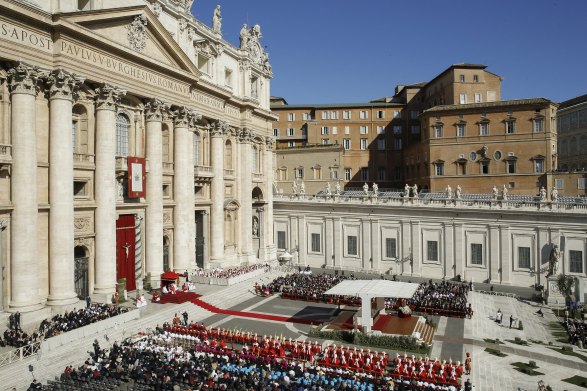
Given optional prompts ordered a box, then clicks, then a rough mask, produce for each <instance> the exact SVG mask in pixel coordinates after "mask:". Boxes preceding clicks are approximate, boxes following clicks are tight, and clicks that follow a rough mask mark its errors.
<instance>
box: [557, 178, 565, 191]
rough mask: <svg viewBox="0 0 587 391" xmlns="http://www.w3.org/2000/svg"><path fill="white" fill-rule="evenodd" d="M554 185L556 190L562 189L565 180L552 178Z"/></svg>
mask: <svg viewBox="0 0 587 391" xmlns="http://www.w3.org/2000/svg"><path fill="white" fill-rule="evenodd" d="M554 187H556V189H557V190H562V189H564V188H565V180H564V179H555V180H554Z"/></svg>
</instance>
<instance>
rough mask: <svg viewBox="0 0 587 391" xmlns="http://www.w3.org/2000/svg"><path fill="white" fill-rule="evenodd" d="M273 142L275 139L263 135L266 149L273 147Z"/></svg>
mask: <svg viewBox="0 0 587 391" xmlns="http://www.w3.org/2000/svg"><path fill="white" fill-rule="evenodd" d="M274 142H275V139H274V138H273V137H265V148H267V149H268V150H271V149H273V143H274Z"/></svg>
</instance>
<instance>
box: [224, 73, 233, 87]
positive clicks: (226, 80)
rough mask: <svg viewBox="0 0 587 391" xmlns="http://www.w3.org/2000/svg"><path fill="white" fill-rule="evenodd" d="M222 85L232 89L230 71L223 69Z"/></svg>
mask: <svg viewBox="0 0 587 391" xmlns="http://www.w3.org/2000/svg"><path fill="white" fill-rule="evenodd" d="M224 85H225V86H226V87H230V88H232V70H231V69H228V68H225V69H224Z"/></svg>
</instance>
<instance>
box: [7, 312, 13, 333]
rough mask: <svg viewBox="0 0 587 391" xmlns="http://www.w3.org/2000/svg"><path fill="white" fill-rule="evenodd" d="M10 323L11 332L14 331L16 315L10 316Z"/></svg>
mask: <svg viewBox="0 0 587 391" xmlns="http://www.w3.org/2000/svg"><path fill="white" fill-rule="evenodd" d="M8 322H9V324H10V327H9V328H10V330H14V314H10V316H9V317H8Z"/></svg>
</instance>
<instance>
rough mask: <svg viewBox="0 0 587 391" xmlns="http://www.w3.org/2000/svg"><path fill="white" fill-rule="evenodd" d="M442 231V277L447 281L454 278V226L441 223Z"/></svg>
mask: <svg viewBox="0 0 587 391" xmlns="http://www.w3.org/2000/svg"><path fill="white" fill-rule="evenodd" d="M442 226H443V231H444V259H443V260H442V265H443V266H442V270H443V273H442V275H443V277H447V278H448V279H450V278H452V277H454V276H455V274H454V268H453V265H454V260H455V256H456V254H455V248H454V224H453V223H443V224H442Z"/></svg>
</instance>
